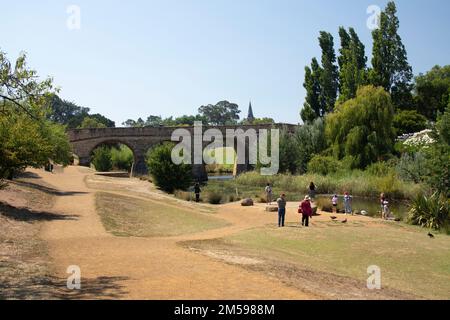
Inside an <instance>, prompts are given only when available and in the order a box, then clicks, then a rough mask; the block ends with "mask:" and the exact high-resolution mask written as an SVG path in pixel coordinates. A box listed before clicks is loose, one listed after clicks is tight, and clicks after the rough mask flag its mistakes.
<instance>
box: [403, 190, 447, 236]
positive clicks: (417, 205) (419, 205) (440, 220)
mask: <svg viewBox="0 0 450 320" xmlns="http://www.w3.org/2000/svg"><path fill="white" fill-rule="evenodd" d="M449 212H450V201H449V199H448V198H447V197H445V196H444V195H442V194H439V193H438V192H435V193H433V194H432V195H431V196H426V195H423V194H420V195H418V196H417V197H416V198H415V199H414V201H413V203H412V206H411V210H410V211H409V215H408V222H409V223H411V224H413V225H418V226H421V227H424V228H429V229H435V230H439V229H441V228H448V226H449V225H450V216H449Z"/></svg>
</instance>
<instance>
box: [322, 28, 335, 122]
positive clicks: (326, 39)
mask: <svg viewBox="0 0 450 320" xmlns="http://www.w3.org/2000/svg"><path fill="white" fill-rule="evenodd" d="M319 44H320V48H321V49H322V69H321V73H320V89H321V94H320V99H319V100H320V104H321V105H322V106H323V107H324V109H325V110H324V111H325V113H328V112H332V111H333V109H334V104H335V102H336V97H337V92H338V86H339V72H338V67H337V65H336V53H335V51H334V39H333V36H332V35H331V33H328V32H325V31H321V32H320V37H319Z"/></svg>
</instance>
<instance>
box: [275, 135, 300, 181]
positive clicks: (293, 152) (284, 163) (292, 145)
mask: <svg viewBox="0 0 450 320" xmlns="http://www.w3.org/2000/svg"><path fill="white" fill-rule="evenodd" d="M279 159H280V167H279V171H280V172H283V173H286V172H289V173H296V171H297V167H298V160H299V149H298V147H297V140H296V138H295V137H294V136H293V135H291V134H290V133H288V132H287V131H286V130H282V131H281V132H280V141H279Z"/></svg>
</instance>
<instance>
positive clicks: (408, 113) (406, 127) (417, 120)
mask: <svg viewBox="0 0 450 320" xmlns="http://www.w3.org/2000/svg"><path fill="white" fill-rule="evenodd" d="M393 125H394V128H395V132H396V134H397V135H398V136H400V135H402V134H405V133H414V132H419V131H422V130H424V129H426V127H427V118H425V117H424V116H423V115H421V114H419V113H418V112H417V111H416V110H401V111H399V112H397V113H396V114H395V116H394V121H393Z"/></svg>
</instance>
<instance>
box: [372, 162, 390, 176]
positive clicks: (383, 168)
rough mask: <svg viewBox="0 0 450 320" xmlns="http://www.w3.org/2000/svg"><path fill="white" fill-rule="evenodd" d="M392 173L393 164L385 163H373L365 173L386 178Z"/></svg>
mask: <svg viewBox="0 0 450 320" xmlns="http://www.w3.org/2000/svg"><path fill="white" fill-rule="evenodd" d="M394 171H395V169H394V167H393V163H391V162H387V161H380V162H375V163H372V164H371V165H369V166H368V167H367V168H366V172H367V173H368V174H369V175H372V176H387V175H390V174H392V173H394Z"/></svg>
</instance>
